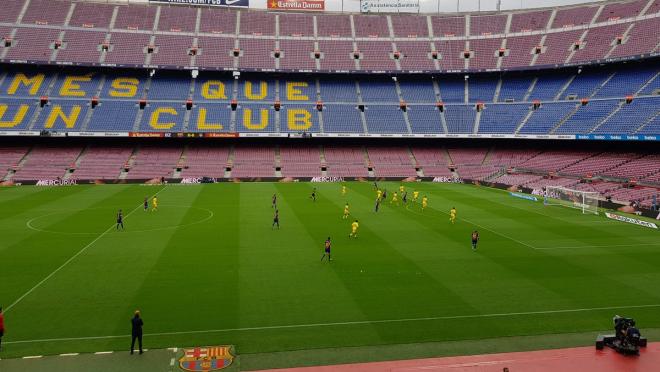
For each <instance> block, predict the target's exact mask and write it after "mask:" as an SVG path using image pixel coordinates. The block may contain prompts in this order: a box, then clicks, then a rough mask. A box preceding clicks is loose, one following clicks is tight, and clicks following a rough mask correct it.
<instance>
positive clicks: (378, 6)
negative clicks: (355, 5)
mask: <svg viewBox="0 0 660 372" xmlns="http://www.w3.org/2000/svg"><path fill="white" fill-rule="evenodd" d="M360 12H362V13H419V0H361V1H360Z"/></svg>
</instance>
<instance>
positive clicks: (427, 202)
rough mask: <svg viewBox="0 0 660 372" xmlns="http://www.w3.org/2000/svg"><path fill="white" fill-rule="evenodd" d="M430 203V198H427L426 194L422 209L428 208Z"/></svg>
mask: <svg viewBox="0 0 660 372" xmlns="http://www.w3.org/2000/svg"><path fill="white" fill-rule="evenodd" d="M428 205H429V198H427V197H426V195H424V197H423V198H422V211H424V209H426V207H428Z"/></svg>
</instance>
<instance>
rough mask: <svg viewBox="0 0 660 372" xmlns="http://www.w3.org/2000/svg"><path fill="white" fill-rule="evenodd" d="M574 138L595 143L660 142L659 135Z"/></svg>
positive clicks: (607, 135)
mask: <svg viewBox="0 0 660 372" xmlns="http://www.w3.org/2000/svg"><path fill="white" fill-rule="evenodd" d="M575 138H576V139H579V140H597V141H660V135H643V134H578V135H577V136H575Z"/></svg>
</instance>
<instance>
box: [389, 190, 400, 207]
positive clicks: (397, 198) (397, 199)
mask: <svg viewBox="0 0 660 372" xmlns="http://www.w3.org/2000/svg"><path fill="white" fill-rule="evenodd" d="M392 203H396V205H399V195H398V194H397V193H396V191H395V192H394V194H393V195H392V200H390V204H392Z"/></svg>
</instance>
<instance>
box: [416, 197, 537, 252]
mask: <svg viewBox="0 0 660 372" xmlns="http://www.w3.org/2000/svg"><path fill="white" fill-rule="evenodd" d="M429 209H433V210H434V211H437V212H440V213H443V214H445V215H449V213H447V212H443V211H439V210H437V209H435V208H429ZM406 210H407V211H408V212H411V213H415V214H417V215H420V216H428V215H426V214H423V213H419V212H417V211H413V210H412V209H410V208H409V206H406ZM458 220H463V221H465V222H467V223H469V224H471V225H474V226H477V227H478V228H480V229H483V230H486V231H490V232H492V233H493V234H496V235H499V236H501V237H503V238H505V239H509V240H511V241H513V242H515V243H518V244H520V245H524V246H525V247H527V248H531V249H538V248H536V247H534V246H533V245H529V244H527V243H525V242H521V241H520V240H518V239H514V238H512V237H510V236H508V235H506V234H502V233H500V232H497V231H495V230H491V229H489V228H487V227H485V226H482V225H479V224H478V223H475V222H472V221H470V220H468V219H465V218H458Z"/></svg>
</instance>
